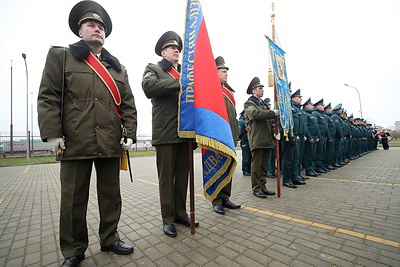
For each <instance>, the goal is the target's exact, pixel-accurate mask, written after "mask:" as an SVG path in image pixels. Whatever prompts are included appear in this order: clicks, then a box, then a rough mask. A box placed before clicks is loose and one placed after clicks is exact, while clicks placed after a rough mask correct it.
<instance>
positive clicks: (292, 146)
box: [281, 89, 306, 188]
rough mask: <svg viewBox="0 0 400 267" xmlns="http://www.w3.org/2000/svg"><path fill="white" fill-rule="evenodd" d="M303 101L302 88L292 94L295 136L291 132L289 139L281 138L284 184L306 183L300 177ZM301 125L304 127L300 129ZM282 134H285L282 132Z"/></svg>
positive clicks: (293, 186)
mask: <svg viewBox="0 0 400 267" xmlns="http://www.w3.org/2000/svg"><path fill="white" fill-rule="evenodd" d="M300 103H301V94H300V89H298V90H297V91H296V92H294V93H293V94H292V95H291V100H290V104H291V106H292V115H293V124H294V126H293V136H291V135H290V134H289V138H288V140H286V138H282V139H281V144H282V175H283V181H282V182H283V186H286V187H289V188H296V187H297V186H296V185H304V184H306V182H304V181H303V180H300V179H299V172H300V163H299V142H300V137H299V131H300V130H301V131H304V128H303V127H304V126H303V125H301V123H300V112H301V110H300V109H299V108H298V106H299V105H300ZM300 126H301V127H302V128H301V129H300ZM281 136H283V134H282V133H281Z"/></svg>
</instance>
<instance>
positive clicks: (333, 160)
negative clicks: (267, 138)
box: [239, 84, 377, 188]
mask: <svg viewBox="0 0 400 267" xmlns="http://www.w3.org/2000/svg"><path fill="white" fill-rule="evenodd" d="M289 85H290V84H289ZM264 102H265V104H266V105H267V106H269V107H270V106H271V104H270V100H269V98H266V99H265V100H264ZM290 104H291V111H292V115H293V124H294V127H293V132H290V133H287V134H285V137H283V138H282V139H281V140H280V151H281V153H280V155H281V158H280V159H281V164H280V165H281V173H282V176H283V186H286V187H289V188H297V185H304V184H306V182H305V180H307V179H309V178H308V177H307V176H311V177H317V176H319V175H321V174H322V173H326V172H328V171H331V170H334V169H336V168H340V167H342V166H343V165H346V164H347V163H348V162H349V161H350V160H354V159H357V158H358V157H360V156H362V155H365V154H366V153H368V152H371V151H373V150H375V149H376V148H377V138H376V130H374V129H373V128H372V127H371V126H372V125H371V124H370V123H367V122H366V121H365V120H364V119H362V118H354V116H353V114H349V115H348V114H347V112H346V110H345V109H344V108H343V107H342V104H338V105H336V106H335V107H332V106H331V103H329V104H327V105H325V104H324V100H323V99H321V100H319V101H317V102H315V103H312V101H311V98H308V100H306V101H305V102H304V103H302V95H301V90H300V89H298V90H297V91H295V92H294V93H292V94H291V100H290ZM245 117H246V116H245V112H242V113H241V117H240V118H239V126H240V127H241V130H242V131H243V130H244V129H245V127H246V121H245ZM280 135H281V136H283V135H284V133H283V131H282V128H281V127H280ZM240 142H241V143H240V144H241V148H242V171H243V175H251V171H250V169H251V167H250V166H251V153H250V152H249V146H248V138H247V136H246V135H243V136H241V141H240ZM275 161H276V157H275V151H273V150H272V151H270V160H269V163H268V170H267V173H266V176H267V177H272V178H273V177H276V173H275V168H276V165H275ZM302 169H304V170H305V172H304V174H305V175H302V172H301V170H302Z"/></svg>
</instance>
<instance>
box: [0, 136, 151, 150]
mask: <svg viewBox="0 0 400 267" xmlns="http://www.w3.org/2000/svg"><path fill="white" fill-rule="evenodd" d="M26 137H27V135H26V133H13V135H12V136H11V135H10V133H9V132H0V154H3V155H5V154H9V155H13V154H20V153H26V148H27V143H28V146H29V151H30V153H37V152H49V151H50V150H51V149H50V146H49V144H47V143H45V142H42V139H41V138H40V136H39V135H35V134H33V135H31V134H30V132H28V142H27V138H26ZM133 150H154V147H153V146H152V145H151V138H150V137H138V140H137V142H136V144H134V145H133Z"/></svg>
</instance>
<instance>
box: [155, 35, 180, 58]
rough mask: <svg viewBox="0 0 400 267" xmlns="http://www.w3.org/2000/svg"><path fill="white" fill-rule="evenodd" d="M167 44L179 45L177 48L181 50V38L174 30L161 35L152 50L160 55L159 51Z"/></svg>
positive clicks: (167, 45)
mask: <svg viewBox="0 0 400 267" xmlns="http://www.w3.org/2000/svg"><path fill="white" fill-rule="evenodd" d="M169 46H177V47H179V50H182V46H183V45H182V39H181V37H180V36H179V35H178V34H177V33H176V32H174V31H167V32H165V33H164V34H163V35H161V37H160V39H158V41H157V44H156V47H155V49H154V51H155V52H156V54H157V55H159V56H160V57H161V51H162V50H163V49H164V48H167V47H169Z"/></svg>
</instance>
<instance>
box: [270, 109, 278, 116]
mask: <svg viewBox="0 0 400 267" xmlns="http://www.w3.org/2000/svg"><path fill="white" fill-rule="evenodd" d="M272 111H273V112H275V116H277V117H278V116H279V110H277V109H273V110H272Z"/></svg>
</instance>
